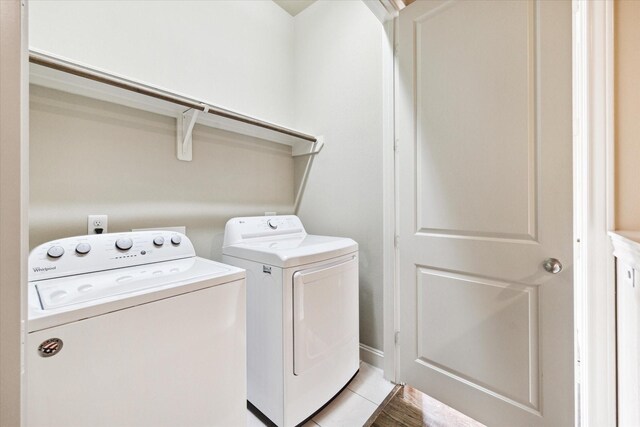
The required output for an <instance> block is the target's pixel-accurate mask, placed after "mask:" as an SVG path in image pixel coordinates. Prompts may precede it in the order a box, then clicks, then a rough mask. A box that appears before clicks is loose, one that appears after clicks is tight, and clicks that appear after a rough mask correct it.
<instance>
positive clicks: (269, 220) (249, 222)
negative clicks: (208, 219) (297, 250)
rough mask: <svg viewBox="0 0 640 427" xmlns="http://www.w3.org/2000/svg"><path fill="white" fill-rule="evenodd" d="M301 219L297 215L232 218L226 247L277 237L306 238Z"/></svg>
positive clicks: (226, 235) (229, 222) (226, 229)
mask: <svg viewBox="0 0 640 427" xmlns="http://www.w3.org/2000/svg"><path fill="white" fill-rule="evenodd" d="M306 235H307V232H306V231H305V229H304V227H303V226H302V222H301V221H300V218H298V217H297V216H295V215H278V216H250V217H243V218H232V219H230V220H229V221H228V222H227V225H226V226H225V230H224V245H223V246H229V245H236V244H238V243H242V242H248V241H255V240H259V239H263V238H267V239H273V238H274V237H277V236H283V237H298V236H306Z"/></svg>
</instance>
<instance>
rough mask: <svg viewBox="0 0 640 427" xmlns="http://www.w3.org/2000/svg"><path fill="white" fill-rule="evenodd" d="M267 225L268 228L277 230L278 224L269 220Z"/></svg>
mask: <svg viewBox="0 0 640 427" xmlns="http://www.w3.org/2000/svg"><path fill="white" fill-rule="evenodd" d="M267 224H268V225H269V227H270V228H271V229H272V230H275V229H277V228H278V224H276V223H275V222H273V220H271V219H270V220H269V221H267Z"/></svg>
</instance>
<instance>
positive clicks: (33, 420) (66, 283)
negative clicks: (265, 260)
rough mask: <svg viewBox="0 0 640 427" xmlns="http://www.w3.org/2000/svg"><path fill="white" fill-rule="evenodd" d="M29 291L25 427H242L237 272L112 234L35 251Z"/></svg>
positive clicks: (146, 239) (179, 248)
mask: <svg viewBox="0 0 640 427" xmlns="http://www.w3.org/2000/svg"><path fill="white" fill-rule="evenodd" d="M28 286H29V289H28V304H29V316H28V335H27V343H26V350H25V351H26V360H27V365H26V366H27V368H26V378H27V403H26V405H27V425H28V426H33V427H48V426H49V427H60V426H65V427H73V426H78V427H80V426H82V427H86V426H92V427H113V426H136V427H143V426H154V427H158V426H166V427H175V426H225V427H227V426H240V425H241V426H244V425H245V423H246V412H247V411H246V404H245V401H246V385H245V384H246V364H245V354H246V353H245V351H246V335H245V333H246V328H245V290H246V289H245V273H244V271H243V270H241V269H239V268H236V267H233V266H228V265H224V264H221V263H217V262H213V261H209V260H205V259H203V258H199V257H196V256H195V251H194V249H193V246H192V244H191V242H190V241H189V239H188V238H187V237H186V236H184V235H182V234H179V233H172V232H166V231H145V232H135V233H114V234H101V235H90V236H79V237H71V238H64V239H59V240H56V241H52V242H49V243H45V244H43V245H40V246H38V247H37V248H35V249H34V250H33V251H32V252H31V254H30V256H29V284H28Z"/></svg>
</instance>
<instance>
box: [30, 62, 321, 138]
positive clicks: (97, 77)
mask: <svg viewBox="0 0 640 427" xmlns="http://www.w3.org/2000/svg"><path fill="white" fill-rule="evenodd" d="M29 62H31V63H33V64H37V65H42V66H44V67H47V68H52V69H55V70H58V71H63V72H65V73H69V74H73V75H76V76H79V77H84V78H86V79H89V80H93V81H96V82H100V83H104V84H108V85H110V86H114V87H117V88H120V89H125V90H128V91H132V92H137V93H139V94H142V95H146V96H150V97H153V98H156V99H160V100H162V101H167V102H171V103H173V104H178V105H182V106H184V107H187V108H193V109H195V110H200V111H204V110H205V108H206V107H204V106H203V104H205V103H202V102H199V101H196V100H195V99H192V98H188V97H186V96H182V95H176V94H173V93H171V92H167V91H164V90H161V89H157V88H154V87H151V86H147V85H144V84H141V83H137V82H134V81H131V80H128V79H125V78H122V77H117V76H113V75H110V74H107V73H104V72H101V71H97V70H94V69H91V68H88V67H84V66H82V65H78V64H74V63H72V62H69V61H65V60H63V59H60V58H56V57H53V56H50V55H47V54H44V53H41V52H36V51H33V50H29ZM207 105H209V104H207ZM207 113H208V114H213V115H215V116H220V117H225V118H227V119H231V120H235V121H238V122H242V123H246V124H249V125H252V126H256V127H260V128H263V129H268V130H271V131H274V132H279V133H282V134H285V135H289V136H292V137H295V138H300V139H303V140H305V141H310V142H316V141H317V138H316V137H314V136H311V135H307V134H305V133H302V132H298V131H295V130H293V129H288V128H285V127H282V126H278V125H276V124H273V123H269V122H265V121H262V120H259V119H255V118H253V117H249V116H245V115H244V114H239V113H236V112H234V111H230V110H226V109H224V108H220V107H215V106H211V105H209V110H208V111H207Z"/></svg>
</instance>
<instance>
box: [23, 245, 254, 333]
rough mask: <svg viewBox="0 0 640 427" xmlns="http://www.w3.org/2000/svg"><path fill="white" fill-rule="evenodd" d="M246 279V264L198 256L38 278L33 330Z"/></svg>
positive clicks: (31, 296) (32, 289) (32, 294)
mask: <svg viewBox="0 0 640 427" xmlns="http://www.w3.org/2000/svg"><path fill="white" fill-rule="evenodd" d="M176 270H177V271H176ZM244 278H245V271H244V270H242V269H241V268H237V267H233V266H230V265H226V264H221V263H219V262H215V261H210V260H208V259H203V258H199V257H193V258H185V259H181V260H175V261H166V262H160V263H154V264H146V265H141V266H136V267H127V268H121V269H117V270H109V271H102V272H96V273H90V274H81V275H77V276H69V277H62V278H56V279H47V280H38V281H33V282H29V284H28V286H29V289H28V301H29V302H28V305H29V322H28V328H29V332H33V331H37V330H42V329H46V328H50V327H54V326H58V325H62V324H65V323H70V322H74V321H77V320H82V319H87V318H90V317H95V316H99V315H102V314H105V313H110V312H114V311H118V310H123V309H127V308H129V307H134V306H137V305H140V304H147V303H151V302H153V301H158V300H161V299H166V298H171V297H175V296H178V295H182V294H187V293H191V292H196V291H199V290H202V289H206V288H211V287H214V286H226V284H227V283H232V282H233V283H237V281H238V280H243V279H244ZM87 285H90V287H89V286H87ZM43 307H44V308H43Z"/></svg>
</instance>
